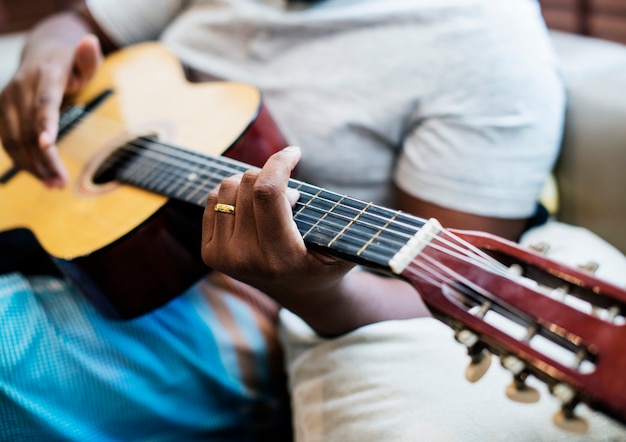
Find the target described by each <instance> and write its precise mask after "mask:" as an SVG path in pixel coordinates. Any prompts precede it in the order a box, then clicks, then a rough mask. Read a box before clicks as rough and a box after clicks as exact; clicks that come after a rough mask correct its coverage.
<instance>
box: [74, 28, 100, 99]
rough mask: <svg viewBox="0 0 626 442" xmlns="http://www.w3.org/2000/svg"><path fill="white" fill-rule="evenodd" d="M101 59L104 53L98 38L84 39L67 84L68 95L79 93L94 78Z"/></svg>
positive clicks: (87, 37)
mask: <svg viewBox="0 0 626 442" xmlns="http://www.w3.org/2000/svg"><path fill="white" fill-rule="evenodd" d="M101 58H102V51H101V49H100V41H99V40H98V37H96V36H95V35H92V34H89V35H86V36H85V37H83V39H82V40H81V41H80V42H79V43H78V46H77V47H76V52H75V53H74V65H73V69H72V75H70V77H69V80H68V83H67V87H66V91H67V93H69V94H73V93H76V92H78V91H79V90H80V88H82V87H83V86H84V85H85V84H87V82H89V80H91V79H92V78H93V76H94V74H95V73H96V71H97V69H98V66H99V65H100V60H101Z"/></svg>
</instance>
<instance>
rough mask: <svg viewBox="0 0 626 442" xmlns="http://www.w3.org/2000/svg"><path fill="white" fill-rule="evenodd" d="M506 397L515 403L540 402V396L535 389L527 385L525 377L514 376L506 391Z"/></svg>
mask: <svg viewBox="0 0 626 442" xmlns="http://www.w3.org/2000/svg"><path fill="white" fill-rule="evenodd" d="M505 393H506V397H508V398H509V399H511V400H512V401H515V402H521V403H524V404H532V403H535V402H539V398H540V394H539V391H538V390H537V389H536V388H535V387H531V386H530V385H528V384H526V382H525V380H524V377H523V376H514V377H513V382H511V383H510V384H509V385H508V386H507V387H506V390H505Z"/></svg>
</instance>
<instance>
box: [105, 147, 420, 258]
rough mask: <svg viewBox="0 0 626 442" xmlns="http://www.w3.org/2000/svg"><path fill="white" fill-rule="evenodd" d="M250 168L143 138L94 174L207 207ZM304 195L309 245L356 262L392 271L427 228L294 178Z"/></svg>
mask: <svg viewBox="0 0 626 442" xmlns="http://www.w3.org/2000/svg"><path fill="white" fill-rule="evenodd" d="M252 168H253V167H252V166H249V165H247V164H244V163H241V162H238V161H236V160H232V159H229V158H226V157H212V156H208V155H204V154H200V153H194V152H189V151H186V150H183V149H180V148H178V147H175V146H171V145H168V144H165V143H162V142H159V141H158V140H156V139H154V138H152V137H140V138H137V139H134V140H132V141H131V142H129V143H127V144H126V145H124V146H122V147H121V148H120V149H118V150H117V151H116V152H115V153H114V154H113V155H112V156H111V157H110V158H109V159H108V160H107V161H106V162H105V163H104V164H103V166H102V167H101V169H100V171H99V172H98V173H97V174H96V178H95V180H96V182H98V181H101V182H104V181H108V180H112V179H115V180H118V181H121V182H124V183H127V184H131V185H134V186H137V187H140V188H142V189H146V190H149V191H151V192H155V193H159V194H161V195H164V196H167V197H168V198H172V199H177V200H182V201H186V202H188V203H192V204H195V205H198V206H204V205H205V204H206V195H207V194H208V193H209V192H210V191H211V189H213V188H215V187H216V186H217V185H218V184H219V183H220V182H221V181H222V180H223V179H224V178H227V177H229V176H232V175H235V174H239V173H243V172H244V171H246V170H248V169H252ZM289 187H291V188H294V189H296V190H298V191H299V192H300V199H299V200H298V202H297V203H296V206H295V207H294V220H295V222H296V224H297V226H298V229H299V231H300V233H301V234H302V236H303V238H304V241H305V242H306V243H307V245H308V246H312V247H315V248H318V249H324V250H326V251H328V252H330V253H333V254H336V255H338V256H341V257H344V258H346V259H349V260H351V261H353V262H357V263H363V264H367V265H369V266H374V267H382V268H385V269H389V262H390V260H391V259H392V258H393V257H394V256H396V255H397V254H398V252H399V251H400V250H401V249H402V247H403V246H404V245H405V244H406V243H407V242H408V241H409V240H410V239H411V238H412V237H413V236H415V234H416V233H417V232H418V231H419V230H420V229H421V227H422V226H424V224H425V221H424V220H423V219H421V218H418V217H415V216H413V215H409V214H406V213H403V212H400V211H396V210H391V209H387V208H384V207H381V206H377V205H374V204H372V203H366V202H363V201H360V200H357V199H354V198H350V197H347V196H345V195H341V194H338V193H335V192H330V191H327V190H324V189H321V188H319V187H317V186H313V185H310V184H307V183H304V182H301V181H298V180H295V179H291V180H290V182H289Z"/></svg>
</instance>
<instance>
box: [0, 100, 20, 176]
mask: <svg viewBox="0 0 626 442" xmlns="http://www.w3.org/2000/svg"><path fill="white" fill-rule="evenodd" d="M0 100H1V102H0V105H1V106H2V109H3V110H4V112H2V113H1V114H0V137H1V138H2V146H3V147H4V150H5V151H6V153H7V154H8V155H9V156H10V157H11V159H12V160H13V162H14V163H16V166H17V165H18V164H17V163H18V159H17V158H16V155H17V151H18V146H19V118H18V116H17V110H16V109H15V107H14V106H13V101H12V100H11V99H10V98H9V97H8V92H7V91H6V90H5V91H3V92H2V95H1V97H0Z"/></svg>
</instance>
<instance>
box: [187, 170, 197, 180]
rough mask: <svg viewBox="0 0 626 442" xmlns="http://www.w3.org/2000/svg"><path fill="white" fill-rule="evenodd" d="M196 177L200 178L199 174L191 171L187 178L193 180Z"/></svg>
mask: <svg viewBox="0 0 626 442" xmlns="http://www.w3.org/2000/svg"><path fill="white" fill-rule="evenodd" d="M196 178H198V174H197V173H195V172H191V173H190V174H189V175H187V180H189V181H193V180H195V179H196Z"/></svg>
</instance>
